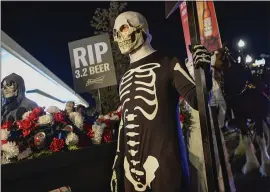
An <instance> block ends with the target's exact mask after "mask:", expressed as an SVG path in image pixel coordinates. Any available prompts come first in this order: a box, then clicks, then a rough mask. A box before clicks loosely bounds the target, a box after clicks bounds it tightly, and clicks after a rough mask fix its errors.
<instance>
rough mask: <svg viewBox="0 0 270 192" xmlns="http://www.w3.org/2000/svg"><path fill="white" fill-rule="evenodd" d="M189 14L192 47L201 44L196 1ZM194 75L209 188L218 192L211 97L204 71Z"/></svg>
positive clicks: (188, 4) (191, 2) (189, 7)
mask: <svg viewBox="0 0 270 192" xmlns="http://www.w3.org/2000/svg"><path fill="white" fill-rule="evenodd" d="M187 13H188V23H189V31H190V38H191V45H196V44H200V43H201V42H200V33H199V29H198V21H197V20H196V18H197V17H196V1H189V2H187ZM194 75H195V81H196V92H197V99H198V107H199V116H200V125H201V134H202V142H203V153H204V159H205V169H206V177H207V187H208V191H211V192H218V191H220V188H219V182H218V169H217V166H216V156H215V148H214V140H213V134H212V128H211V120H210V114H209V107H208V97H209V96H208V93H207V88H206V82H205V73H204V70H203V69H201V68H199V69H194Z"/></svg>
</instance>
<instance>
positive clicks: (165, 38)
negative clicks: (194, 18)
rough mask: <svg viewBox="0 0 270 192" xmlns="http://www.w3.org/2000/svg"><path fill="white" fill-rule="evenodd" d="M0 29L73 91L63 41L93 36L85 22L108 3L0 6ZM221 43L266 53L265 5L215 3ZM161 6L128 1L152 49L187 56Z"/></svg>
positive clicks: (175, 20) (177, 28)
mask: <svg viewBox="0 0 270 192" xmlns="http://www.w3.org/2000/svg"><path fill="white" fill-rule="evenodd" d="M1 4H2V6H1V7H2V10H1V12H2V30H3V31H4V32H5V33H7V34H8V35H9V36H10V37H11V38H13V39H14V40H15V41H16V42H17V43H19V44H20V45H21V46H22V47H23V48H24V49H26V50H27V51H28V52H30V53H31V54H32V55H33V56H34V57H35V58H36V59H38V60H39V61H40V62H41V63H43V64H44V65H45V66H46V67H48V68H49V69H50V70H51V71H52V72H53V73H55V74H56V75H57V76H58V77H59V78H60V79H62V80H63V81H64V82H66V83H67V84H68V85H69V86H71V87H73V83H72V74H71V66H70V61H69V52H68V42H71V41H74V40H79V39H82V38H86V37H90V36H93V30H92V29H91V26H90V20H91V18H92V15H93V13H94V11H95V9H96V8H98V7H100V8H107V7H108V5H109V2H93V1H92V2H91V1H89V2H1ZM215 7H216V12H217V18H218V23H219V29H220V33H221V37H222V40H223V41H225V40H226V41H227V42H228V43H229V45H233V46H232V48H235V47H236V41H237V40H238V39H239V38H243V39H245V40H246V41H247V43H248V47H247V51H249V52H250V53H251V54H253V55H259V54H260V53H268V54H269V53H270V12H269V10H270V2H215ZM164 9H165V8H164V2H128V8H127V10H131V11H137V12H140V13H142V14H143V15H144V16H145V17H146V19H147V20H148V23H149V27H150V32H151V34H152V36H153V41H152V42H153V47H154V48H155V49H158V50H163V51H166V52H169V53H170V54H172V55H176V56H178V57H179V58H180V59H181V60H182V61H184V59H185V57H186V51H185V44H184V37H183V32H182V26H181V21H180V16H179V12H178V11H176V12H175V13H174V14H173V15H172V16H171V17H170V18H169V19H167V20H165V18H164Z"/></svg>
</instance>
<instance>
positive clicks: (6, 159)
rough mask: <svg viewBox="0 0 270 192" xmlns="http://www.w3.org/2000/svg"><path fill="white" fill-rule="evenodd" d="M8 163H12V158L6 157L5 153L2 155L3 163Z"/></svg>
mask: <svg viewBox="0 0 270 192" xmlns="http://www.w3.org/2000/svg"><path fill="white" fill-rule="evenodd" d="M8 163H10V160H9V159H8V158H6V157H5V155H4V154H3V155H2V157H1V164H8Z"/></svg>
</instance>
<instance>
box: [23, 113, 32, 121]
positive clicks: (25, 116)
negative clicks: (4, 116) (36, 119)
mask: <svg viewBox="0 0 270 192" xmlns="http://www.w3.org/2000/svg"><path fill="white" fill-rule="evenodd" d="M30 113H32V111H27V112H25V113H24V114H23V116H22V118H23V119H27V118H28V117H29V115H30Z"/></svg>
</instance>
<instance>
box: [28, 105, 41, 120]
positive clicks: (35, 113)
mask: <svg viewBox="0 0 270 192" xmlns="http://www.w3.org/2000/svg"><path fill="white" fill-rule="evenodd" d="M42 113H44V109H43V108H42V107H36V108H35V109H33V111H32V112H31V113H30V114H29V116H28V118H29V119H30V120H32V121H35V120H37V119H38V117H39V116H40V115H42Z"/></svg>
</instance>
